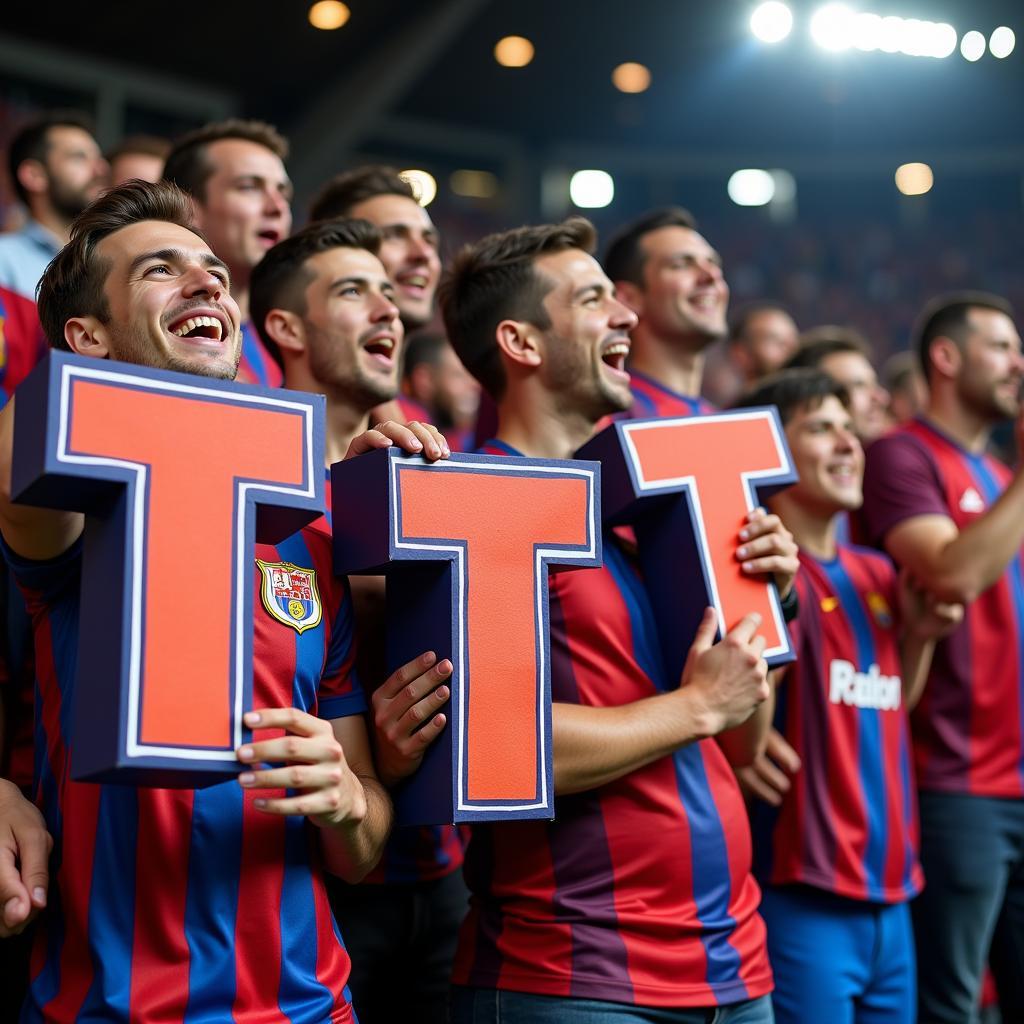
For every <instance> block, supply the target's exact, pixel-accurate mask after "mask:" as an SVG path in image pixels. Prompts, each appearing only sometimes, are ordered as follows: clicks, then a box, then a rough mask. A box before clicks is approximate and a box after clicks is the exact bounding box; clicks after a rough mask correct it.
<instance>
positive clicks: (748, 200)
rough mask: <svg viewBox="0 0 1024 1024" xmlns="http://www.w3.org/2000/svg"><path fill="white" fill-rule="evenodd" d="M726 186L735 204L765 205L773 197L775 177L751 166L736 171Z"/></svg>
mask: <svg viewBox="0 0 1024 1024" xmlns="http://www.w3.org/2000/svg"><path fill="white" fill-rule="evenodd" d="M726 187H727V189H728V191H729V198H730V199H731V200H732V201H733V202H734V203H735V204H736V205H737V206H766V205H767V204H768V203H770V202H771V201H772V199H774V198H775V179H774V178H773V177H772V175H771V173H770V172H769V171H762V170H760V169H757V168H753V167H748V168H746V169H744V170H742V171H736V172H735V173H734V174H733V176H732V177H731V178H730V179H729V184H728V186H726Z"/></svg>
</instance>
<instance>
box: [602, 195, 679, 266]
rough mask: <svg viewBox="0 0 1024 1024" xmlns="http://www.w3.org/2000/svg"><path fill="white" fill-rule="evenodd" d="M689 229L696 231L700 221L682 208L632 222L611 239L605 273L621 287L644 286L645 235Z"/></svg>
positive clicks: (668, 209) (645, 215)
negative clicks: (621, 282) (624, 284)
mask: <svg viewBox="0 0 1024 1024" xmlns="http://www.w3.org/2000/svg"><path fill="white" fill-rule="evenodd" d="M671 227H678V228H689V229H690V230H691V231H696V230H697V220H696V218H695V217H694V216H693V214H692V213H690V211H689V210H684V209H683V208H682V207H681V206H666V207H663V208H662V209H659V210H652V211H651V212H650V213H646V214H644V216H642V217H640V218H639V219H638V220H634V221H631V222H630V223H629V224H626V225H625V226H624V227H621V228H619V230H618V231H616V232H615V234H614V235H612V237H611V241H609V243H608V248H607V250H606V251H605V256H604V272H605V273H606V274H607V275H608V276H609V277H610V278H611V279H612V281H614V282H616V283H618V282H619V281H630V282H631V283H633V284H636V285H642V284H643V281H644V264H645V263H646V262H647V253H645V252H644V248H643V245H642V242H643V238H644V235H649V234H650V233H651V232H652V231H657V230H658V229H659V228H671Z"/></svg>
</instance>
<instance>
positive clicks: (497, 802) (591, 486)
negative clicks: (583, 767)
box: [332, 448, 601, 825]
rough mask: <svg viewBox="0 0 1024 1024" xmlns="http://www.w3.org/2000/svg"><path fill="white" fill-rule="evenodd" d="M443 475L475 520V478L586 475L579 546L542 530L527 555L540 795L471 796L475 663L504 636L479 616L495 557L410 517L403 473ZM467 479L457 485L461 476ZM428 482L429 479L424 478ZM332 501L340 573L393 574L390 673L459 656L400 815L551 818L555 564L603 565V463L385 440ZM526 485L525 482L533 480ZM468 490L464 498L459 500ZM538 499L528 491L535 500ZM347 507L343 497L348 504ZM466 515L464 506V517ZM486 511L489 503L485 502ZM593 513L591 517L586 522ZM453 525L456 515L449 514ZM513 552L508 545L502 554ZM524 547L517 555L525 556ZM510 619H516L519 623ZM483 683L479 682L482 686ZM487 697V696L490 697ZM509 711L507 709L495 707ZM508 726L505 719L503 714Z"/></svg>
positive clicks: (338, 474)
mask: <svg viewBox="0 0 1024 1024" xmlns="http://www.w3.org/2000/svg"><path fill="white" fill-rule="evenodd" d="M422 473H430V474H434V477H433V479H435V480H437V481H440V482H441V483H440V484H439V486H440V487H441V491H440V493H442V494H446V492H445V490H444V486H443V485H446V484H452V485H453V488H452V492H451V494H450V495H446V497H447V498H448V500H449V501H450V502H451V506H450V512H451V513H452V514H451V515H450V516H446V517H444V518H445V519H447V520H450V521H451V523H455V522H457V521H458V520H459V518H460V516H461V517H462V518H463V521H465V520H466V517H467V516H468V517H469V518H473V516H475V515H477V514H478V512H477V510H476V509H475V508H473V507H472V501H471V500H470V501H463V500H462V499H463V498H464V497H465V490H464V485H465V483H466V480H467V478H470V477H474V476H475V477H480V478H483V481H482V483H488V484H489V483H491V482H493V480H494V479H495V478H496V477H502V478H504V479H506V480H507V481H510V482H518V483H522V484H525V483H526V482H527V481H530V486H531V487H534V488H536V487H544V486H547V485H548V484H550V483H553V482H554V481H556V480H562V481H564V480H566V479H571V480H574V481H580V482H582V483H583V485H584V488H585V491H584V493H585V495H586V500H585V505H586V507H585V509H583V508H581V509H579V510H578V513H577V512H574V513H573V514H578V515H579V517H580V524H579V528H580V529H581V530H582V533H583V534H584V535H585V541H584V542H583V543H580V544H564V543H554V542H551V541H549V540H546V539H545V537H543V536H538V537H537V538H536V540H535V541H534V542H532V543H531V545H530V547H529V548H524V550H523V554H524V555H525V559H526V560H528V565H527V567H526V568H527V569H528V571H529V572H530V573H531V574H532V575H531V577H530V578H531V580H532V581H533V582H532V588H533V589H532V590H531V593H533V594H534V598H533V599H532V605H531V607H532V611H531V614H530V617H529V618H530V621H529V623H527V624H526V625H525V628H526V629H528V630H529V632H530V647H531V649H532V650H533V652H534V653H533V665H532V666H530V667H529V669H530V671H529V675H530V677H531V678H532V680H533V683H532V685H533V686H534V688H535V694H534V699H535V702H536V709H535V710H536V730H537V732H536V736H535V751H536V755H537V756H536V762H535V764H534V765H533V766H532V770H533V771H534V773H535V783H534V787H533V792H532V793H531V794H530V795H529V796H522V797H516V798H510V799H498V798H486V799H478V798H474V797H472V796H471V795H470V788H471V786H470V777H469V771H470V768H469V762H470V755H469V753H468V751H469V749H470V742H471V740H470V736H469V728H470V725H469V722H470V716H469V703H470V701H472V700H473V699H474V698H473V685H474V683H473V678H472V673H471V671H470V663H471V661H472V660H473V657H472V645H474V643H476V644H478V645H479V644H494V643H496V642H497V643H501V642H502V640H503V639H507V638H502V637H493V636H485V635H483V631H481V630H479V629H477V630H476V631H475V632H474V628H473V627H472V626H471V624H470V622H469V615H468V606H469V588H470V586H472V585H473V583H472V582H471V580H470V570H469V569H468V563H469V561H470V560H471V559H473V558H476V559H480V558H483V557H485V556H484V554H483V553H481V552H480V551H477V550H474V549H473V548H472V542H471V540H470V539H469V538H468V537H467V536H466V535H462V536H460V535H457V533H456V531H455V530H454V528H451V529H449V532H448V535H447V536H419V535H413V534H412V533H410V532H409V531H408V530H407V529H406V526H405V522H406V520H405V518H404V517H403V510H405V511H408V509H407V508H406V506H405V504H404V502H405V500H406V499H405V498H404V497H403V495H404V494H405V493H407V491H408V487H410V486H412V484H408V485H407V488H406V491H405V492H404V491H403V482H404V481H406V480H411V479H412V478H411V477H409V476H408V475H407V474H422ZM456 480H458V481H459V488H461V489H459V490H457V489H456V488H455V487H454V485H455V482H456ZM420 482H422V481H420ZM332 486H333V488H334V490H333V494H334V504H333V507H332V517H333V526H334V543H335V568H336V570H337V571H338V572H339V573H350V572H356V573H384V574H385V575H386V577H387V616H388V651H387V654H388V671H389V672H391V671H394V669H395V668H397V667H398V666H400V665H402V664H404V663H405V662H407V661H409V660H411V659H413V658H415V657H417V656H418V655H420V654H422V653H423V652H424V651H426V650H433V651H435V652H436V653H437V655H438V658H439V659H441V658H449V659H450V660H451V661H452V665H453V672H452V676H451V679H450V681H449V689H450V691H451V698H450V700H449V702H448V703H447V704H446V705H445V707H444V708H443V709H442V710H443V711H444V713H445V715H446V717H447V724H446V726H445V729H444V731H443V732H442V734H441V735H440V736H439V737H438V739H437V740H435V741H434V743H433V744H431V746H430V747H429V748H428V750H427V753H426V755H425V757H424V760H423V764H422V765H421V767H420V769H419V770H418V771H417V772H416V773H415V774H414V775H413V776H411V777H410V778H409V779H407V780H406V781H405V782H404V783H403V784H401V785H400V786H398V787H396V790H395V807H396V820H397V822H398V823H399V824H402V825H419V824H443V823H453V822H463V821H496V820H509V819H521V818H550V817H552V815H553V808H554V803H553V800H554V792H553V761H552V751H551V677H550V643H549V634H548V601H547V584H548V572H549V570H555V569H569V568H582V567H587V566H597V565H600V564H601V531H600V529H599V526H598V520H597V509H598V507H599V504H600V467H598V466H596V465H595V464H593V463H581V462H553V461H550V460H541V459H520V458H504V457H500V456H492V455H461V454H457V455H453V456H452V457H451V458H450V459H448V460H444V461H442V462H438V463H435V464H428V463H426V462H425V461H424V460H423V459H421V458H419V457H418V456H408V455H405V454H404V453H402V452H399V451H396V450H395V449H393V448H388V449H382V450H379V451H375V452H371V453H368V454H366V455H362V456H359V457H358V458H356V459H350V460H348V461H347V462H344V463H339V464H337V465H335V466H334V467H332ZM524 493H525V487H524ZM460 495H461V497H459V496H460ZM526 500H528V498H527V499H526ZM342 506H345V507H344V508H343V507H342ZM456 513H458V514H456ZM479 514H480V515H484V514H485V513H484V511H483V509H481V510H479ZM515 515H516V507H515V505H514V504H511V505H510V506H506V507H504V508H502V509H501V510H500V514H499V515H494V516H492V517H491V518H488V519H487V520H486V521H481V520H477V525H478V526H480V527H486V529H488V530H489V531H490V532H491V533H492V534H495V535H499V536H500V535H502V528H503V520H504V519H505V517H514V516H515ZM584 519H585V522H584V521H583V520H584ZM445 528H446V529H448V523H447V522H446V523H445ZM504 553H505V554H507V550H506V552H504ZM517 554H518V553H517ZM472 572H473V573H480V574H481V577H476V576H474V577H473V578H474V579H478V578H483V577H484V576H487V575H488V574H490V577H491V578H492V579H499V581H500V573H501V572H502V569H501V568H500V567H498V568H494V567H489V566H488V565H487V564H485V563H482V562H479V561H477V562H476V563H474V565H473V567H472ZM509 628H510V629H511V628H518V626H517V627H514V626H513V624H511V623H510V624H509ZM478 685H481V684H480V683H478ZM481 699H482V698H481ZM496 713H497V714H498V715H500V714H501V712H500V710H498V711H497V712H496ZM498 725H499V726H500V722H499V723H498ZM494 753H495V757H496V758H498V759H499V760H500V758H502V757H506V756H507V758H508V760H509V762H510V763H511V762H512V761H513V760H515V758H516V757H520V758H521V757H522V754H521V752H516V751H495V752H494Z"/></svg>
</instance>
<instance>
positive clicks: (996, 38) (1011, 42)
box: [988, 25, 1017, 60]
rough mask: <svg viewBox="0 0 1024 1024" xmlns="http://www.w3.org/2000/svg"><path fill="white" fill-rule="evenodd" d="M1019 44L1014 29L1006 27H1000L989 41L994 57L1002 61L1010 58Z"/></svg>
mask: <svg viewBox="0 0 1024 1024" xmlns="http://www.w3.org/2000/svg"><path fill="white" fill-rule="evenodd" d="M1016 43H1017V37H1016V36H1015V35H1014V34H1013V29H1012V28H1007V27H1006V26H1005V25H1000V26H999V28H997V29H996V30H995V31H994V32H993V33H992V35H991V36H989V40H988V48H989V50H991V51H992V56H993V57H998V58H999V59H1000V60H1002V59H1003V58H1004V57H1009V56H1010V54H1011V53H1013V48H1014V46H1015V45H1016Z"/></svg>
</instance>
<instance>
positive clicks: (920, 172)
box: [896, 163, 935, 196]
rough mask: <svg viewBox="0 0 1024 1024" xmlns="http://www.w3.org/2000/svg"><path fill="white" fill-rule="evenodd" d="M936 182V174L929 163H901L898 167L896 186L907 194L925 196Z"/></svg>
mask: <svg viewBox="0 0 1024 1024" xmlns="http://www.w3.org/2000/svg"><path fill="white" fill-rule="evenodd" d="M934 184H935V175H934V174H932V169H931V168H930V167H929V166H928V165H927V164H920V163H914V164H901V165H900V166H899V167H897V168H896V187H897V188H898V189H899V190H900V191H901V192H902V193H903V194H904V195H905V196H923V195H924V194H925V192H930V191H931V190H932V185H934Z"/></svg>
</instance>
